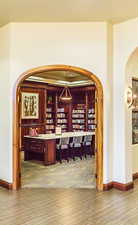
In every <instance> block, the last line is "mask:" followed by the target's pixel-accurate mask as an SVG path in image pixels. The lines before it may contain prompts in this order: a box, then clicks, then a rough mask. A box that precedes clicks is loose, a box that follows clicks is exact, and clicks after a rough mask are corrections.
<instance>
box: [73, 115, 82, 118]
mask: <svg viewBox="0 0 138 225" xmlns="http://www.w3.org/2000/svg"><path fill="white" fill-rule="evenodd" d="M72 118H84V114H72Z"/></svg>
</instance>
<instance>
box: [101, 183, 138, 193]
mask: <svg viewBox="0 0 138 225" xmlns="http://www.w3.org/2000/svg"><path fill="white" fill-rule="evenodd" d="M133 187H134V184H133V182H129V183H127V184H122V183H119V182H115V181H113V182H110V183H108V184H104V185H103V190H104V191H108V190H110V189H112V188H115V189H118V190H120V191H128V190H130V189H132V188H133Z"/></svg>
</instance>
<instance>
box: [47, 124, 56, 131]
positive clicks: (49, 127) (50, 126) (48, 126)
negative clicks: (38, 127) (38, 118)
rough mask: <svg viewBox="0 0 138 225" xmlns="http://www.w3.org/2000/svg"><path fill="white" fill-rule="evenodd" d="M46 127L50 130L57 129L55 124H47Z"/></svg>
mask: <svg viewBox="0 0 138 225" xmlns="http://www.w3.org/2000/svg"><path fill="white" fill-rule="evenodd" d="M45 128H46V129H47V130H50V129H55V126H54V125H46V126H45Z"/></svg>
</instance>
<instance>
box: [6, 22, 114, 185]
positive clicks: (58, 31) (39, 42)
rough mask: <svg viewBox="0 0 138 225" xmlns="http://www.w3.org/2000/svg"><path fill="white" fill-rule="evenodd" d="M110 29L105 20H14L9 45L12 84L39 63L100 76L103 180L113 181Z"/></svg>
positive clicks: (39, 64)
mask: <svg viewBox="0 0 138 225" xmlns="http://www.w3.org/2000/svg"><path fill="white" fill-rule="evenodd" d="M110 32H111V29H108V26H107V24H106V23H104V22H103V23H100V22H97V23H95V22H94V23H13V24H11V47H10V51H11V55H10V56H11V58H10V60H11V61H10V62H11V76H10V85H11V88H12V87H13V85H14V83H15V81H16V79H17V78H18V77H19V75H20V74H22V73H23V72H24V71H26V70H28V69H31V68H34V67H38V66H42V65H50V64H51V65H53V64H66V65H72V66H78V67H81V68H84V69H87V70H89V71H91V72H93V73H94V74H96V75H97V76H98V77H99V79H100V80H101V82H102V84H103V88H104V183H107V182H110V181H112V158H111V152H112V143H111V139H112V129H110V132H109V128H111V126H110V125H111V124H110V121H111V120H112V115H111V114H112V109H111V101H112V99H110V98H109V96H110V94H111V93H110V92H111V90H110V88H109V82H108V73H109V70H108V66H107V64H108V59H109V54H108V43H107V41H108V38H107V37H108V36H110V35H109V33H110ZM109 52H111V50H110V51H109ZM110 76H112V74H110ZM10 122H11V123H12V120H10Z"/></svg>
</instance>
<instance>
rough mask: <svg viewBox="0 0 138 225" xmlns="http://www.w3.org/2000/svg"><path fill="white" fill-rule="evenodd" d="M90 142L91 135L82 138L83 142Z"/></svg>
mask: <svg viewBox="0 0 138 225" xmlns="http://www.w3.org/2000/svg"><path fill="white" fill-rule="evenodd" d="M91 141H92V135H86V136H85V137H84V142H91Z"/></svg>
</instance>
